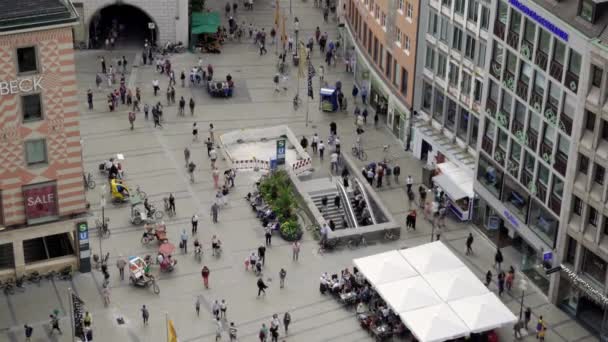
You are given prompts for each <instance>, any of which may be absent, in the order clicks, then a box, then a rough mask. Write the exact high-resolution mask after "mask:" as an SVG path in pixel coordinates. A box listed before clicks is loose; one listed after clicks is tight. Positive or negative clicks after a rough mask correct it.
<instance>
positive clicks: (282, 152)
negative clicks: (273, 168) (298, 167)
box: [277, 139, 285, 165]
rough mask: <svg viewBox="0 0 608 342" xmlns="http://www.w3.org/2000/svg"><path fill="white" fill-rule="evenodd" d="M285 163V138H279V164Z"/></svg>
mask: <svg viewBox="0 0 608 342" xmlns="http://www.w3.org/2000/svg"><path fill="white" fill-rule="evenodd" d="M283 164H285V139H279V140H277V165H283Z"/></svg>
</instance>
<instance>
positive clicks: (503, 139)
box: [498, 128, 509, 151]
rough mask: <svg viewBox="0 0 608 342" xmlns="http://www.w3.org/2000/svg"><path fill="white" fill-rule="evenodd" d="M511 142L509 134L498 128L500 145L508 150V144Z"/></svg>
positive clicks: (504, 149)
mask: <svg viewBox="0 0 608 342" xmlns="http://www.w3.org/2000/svg"><path fill="white" fill-rule="evenodd" d="M508 143H509V135H508V134H507V133H506V132H505V131H503V130H502V129H500V128H499V129H498V146H499V147H500V148H501V149H502V150H503V151H506V150H507V144H508Z"/></svg>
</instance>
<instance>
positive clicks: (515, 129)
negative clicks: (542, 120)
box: [511, 120, 524, 134]
mask: <svg viewBox="0 0 608 342" xmlns="http://www.w3.org/2000/svg"><path fill="white" fill-rule="evenodd" d="M523 131H524V124H523V123H521V122H519V121H517V120H513V126H512V127H511V132H513V134H515V133H516V132H523Z"/></svg>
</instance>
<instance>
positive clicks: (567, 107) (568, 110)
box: [562, 93, 576, 119]
mask: <svg viewBox="0 0 608 342" xmlns="http://www.w3.org/2000/svg"><path fill="white" fill-rule="evenodd" d="M575 108H576V101H575V99H574V96H572V95H569V94H568V93H564V109H563V110H562V113H564V114H566V116H568V117H569V118H570V119H572V118H574V109H575Z"/></svg>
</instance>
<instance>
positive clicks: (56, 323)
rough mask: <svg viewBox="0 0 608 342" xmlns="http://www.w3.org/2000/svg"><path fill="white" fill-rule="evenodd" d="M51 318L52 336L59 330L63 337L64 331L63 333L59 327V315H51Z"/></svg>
mask: <svg viewBox="0 0 608 342" xmlns="http://www.w3.org/2000/svg"><path fill="white" fill-rule="evenodd" d="M49 317H50V319H51V335H52V334H53V332H54V331H55V330H57V331H58V332H59V334H61V335H63V331H61V328H60V327H59V317H57V314H51V315H49Z"/></svg>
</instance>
